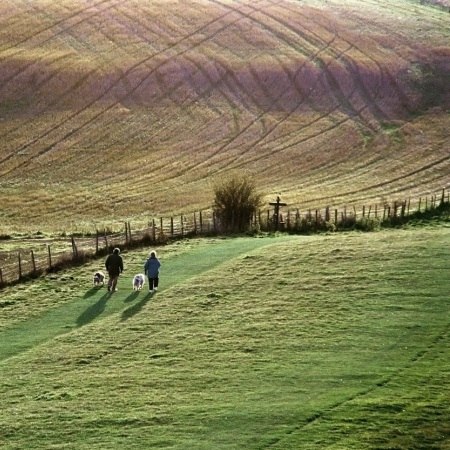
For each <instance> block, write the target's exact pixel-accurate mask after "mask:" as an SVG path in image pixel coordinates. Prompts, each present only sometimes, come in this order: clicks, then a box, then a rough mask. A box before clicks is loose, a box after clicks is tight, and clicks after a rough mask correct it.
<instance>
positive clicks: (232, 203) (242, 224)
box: [213, 174, 262, 232]
mask: <svg viewBox="0 0 450 450" xmlns="http://www.w3.org/2000/svg"><path fill="white" fill-rule="evenodd" d="M261 206H262V194H260V193H258V192H257V189H256V184H255V182H254V180H253V179H252V178H251V177H250V176H248V175H246V174H232V175H230V176H228V177H226V178H224V179H222V180H221V181H219V182H218V183H217V184H215V186H214V206H213V208H214V213H215V215H216V218H217V220H218V222H219V226H220V228H221V229H222V230H223V231H225V232H242V231H248V230H249V228H250V224H251V219H252V217H253V215H254V214H255V213H256V212H257V210H258V209H259V208H260V207H261Z"/></svg>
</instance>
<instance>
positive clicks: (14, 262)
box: [0, 189, 450, 288]
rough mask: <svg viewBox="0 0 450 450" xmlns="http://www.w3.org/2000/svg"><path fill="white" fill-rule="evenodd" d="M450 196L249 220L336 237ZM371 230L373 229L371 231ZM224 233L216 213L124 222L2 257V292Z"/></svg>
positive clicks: (257, 225)
mask: <svg viewBox="0 0 450 450" xmlns="http://www.w3.org/2000/svg"><path fill="white" fill-rule="evenodd" d="M449 203H450V198H449V192H448V191H446V189H442V191H441V193H440V194H439V195H432V196H431V197H425V198H419V199H418V200H417V201H415V202H412V201H411V200H410V199H408V200H405V201H396V202H393V203H391V204H388V203H386V204H384V205H371V206H362V207H359V208H356V207H353V206H352V207H345V206H344V207H341V208H331V207H325V208H320V209H308V210H301V209H300V208H287V205H285V204H284V203H281V202H280V201H279V198H278V199H277V202H273V203H270V205H272V206H273V208H269V209H267V210H265V211H262V210H260V211H258V213H257V214H255V215H254V217H253V218H252V220H251V224H250V229H252V230H254V231H256V230H257V231H281V232H283V231H285V232H298V233H309V232H317V231H323V230H325V231H337V230H340V229H351V228H355V227H356V228H357V226H358V224H359V225H360V226H366V227H370V224H373V223H389V224H395V223H401V222H402V221H405V220H407V219H408V217H410V216H411V215H412V214H417V212H419V213H421V212H426V211H430V210H433V209H436V208H437V207H439V206H440V205H443V204H447V205H448V204H449ZM368 224H369V225H368ZM224 231H225V230H224V228H223V227H222V225H221V224H220V222H219V220H217V217H216V215H215V214H214V212H213V211H212V210H204V211H200V212H195V213H192V214H186V215H180V216H177V217H169V218H163V217H161V218H158V219H152V220H151V221H150V222H149V224H148V227H147V228H144V229H139V230H134V229H132V226H131V223H130V222H125V223H124V226H123V231H122V232H119V233H110V232H107V231H105V230H96V231H95V233H94V234H93V235H91V236H78V237H76V236H70V237H67V238H64V239H58V240H52V241H48V242H43V243H40V244H39V245H36V247H38V248H32V249H30V248H29V247H28V248H27V247H26V246H24V247H22V248H18V249H15V250H14V251H7V252H2V251H0V288H2V287H4V286H6V285H9V284H14V283H18V282H21V281H25V280H28V279H30V278H36V277H39V276H40V275H42V274H44V273H50V272H54V271H58V270H60V269H61V268H63V267H68V266H73V265H76V264H83V263H84V262H86V261H87V260H89V259H92V258H95V257H100V256H104V255H106V254H108V253H110V252H111V251H112V249H113V248H114V247H120V248H121V249H130V248H136V247H140V246H143V245H149V246H150V245H162V244H164V243H166V242H167V241H169V240H173V239H180V238H184V237H190V236H206V235H214V234H221V233H223V232H224Z"/></svg>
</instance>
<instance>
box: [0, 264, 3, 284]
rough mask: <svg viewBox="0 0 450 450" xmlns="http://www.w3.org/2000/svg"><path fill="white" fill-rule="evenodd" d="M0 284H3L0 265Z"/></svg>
mask: <svg viewBox="0 0 450 450" xmlns="http://www.w3.org/2000/svg"><path fill="white" fill-rule="evenodd" d="M0 286H3V272H2V268H1V267H0Z"/></svg>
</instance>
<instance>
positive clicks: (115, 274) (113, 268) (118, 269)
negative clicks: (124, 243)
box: [105, 248, 123, 292]
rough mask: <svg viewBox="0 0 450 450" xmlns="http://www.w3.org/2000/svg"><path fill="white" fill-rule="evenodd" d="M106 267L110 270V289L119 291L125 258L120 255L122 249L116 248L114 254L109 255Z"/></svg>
mask: <svg viewBox="0 0 450 450" xmlns="http://www.w3.org/2000/svg"><path fill="white" fill-rule="evenodd" d="M105 267H106V270H107V271H108V275H109V278H108V291H111V292H114V291H117V287H116V286H117V281H118V280H119V275H120V274H121V273H122V272H123V259H122V257H121V256H120V249H119V248H115V249H114V250H113V252H112V255H108V257H107V258H106V261H105Z"/></svg>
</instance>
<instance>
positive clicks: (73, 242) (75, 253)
mask: <svg viewBox="0 0 450 450" xmlns="http://www.w3.org/2000/svg"><path fill="white" fill-rule="evenodd" d="M72 254H73V259H75V258H77V257H78V249H77V244H76V243H75V239H74V237H73V236H72Z"/></svg>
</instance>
